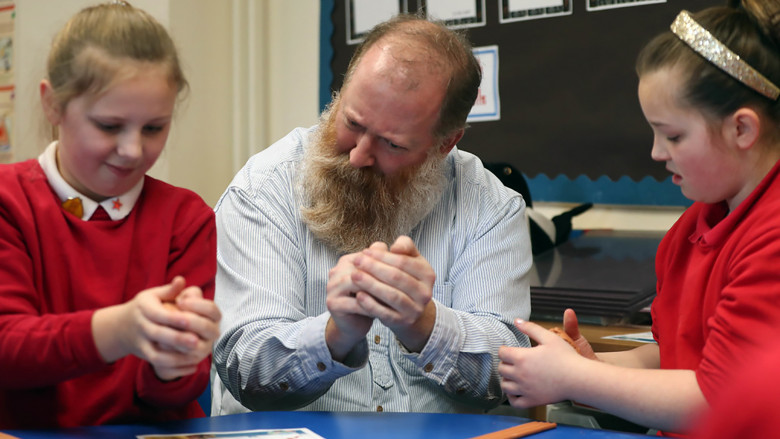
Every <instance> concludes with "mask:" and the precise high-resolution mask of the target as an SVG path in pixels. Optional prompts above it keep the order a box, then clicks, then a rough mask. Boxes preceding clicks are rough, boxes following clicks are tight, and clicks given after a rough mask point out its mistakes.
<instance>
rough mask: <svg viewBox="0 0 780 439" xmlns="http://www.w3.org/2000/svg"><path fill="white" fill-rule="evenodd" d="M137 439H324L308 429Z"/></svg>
mask: <svg viewBox="0 0 780 439" xmlns="http://www.w3.org/2000/svg"><path fill="white" fill-rule="evenodd" d="M136 437H137V438H138V439H173V438H175V439H207V438H209V439H211V438H214V439H223V438H224V439H325V438H323V437H322V436H320V435H318V434H316V433H314V432H312V431H311V430H309V429H308V428H282V429H275V430H241V431H209V432H203V433H178V434H144V435H139V436H136Z"/></svg>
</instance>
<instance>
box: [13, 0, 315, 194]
mask: <svg viewBox="0 0 780 439" xmlns="http://www.w3.org/2000/svg"><path fill="white" fill-rule="evenodd" d="M95 3H96V1H94V0H56V1H53V0H17V1H16V21H15V31H14V39H15V41H14V49H15V57H16V58H15V62H16V66H15V67H16V68H15V81H16V100H15V103H14V105H15V109H14V113H15V118H14V127H13V130H14V131H13V132H14V133H15V135H14V142H15V144H14V145H13V152H14V160H17V161H18V160H24V159H27V158H32V157H36V156H37V155H38V154H39V153H40V151H42V149H43V148H44V147H45V139H46V137H47V127H46V125H45V124H44V123H43V118H42V116H41V112H40V103H39V97H38V84H39V82H40V80H41V78H43V75H44V69H45V58H46V55H47V53H48V49H49V44H50V42H51V39H52V37H53V36H54V34H55V33H56V32H57V31H58V30H59V29H60V28H61V27H62V25H63V24H64V23H65V21H67V19H68V18H69V17H70V16H71V15H72V14H74V13H75V12H77V11H78V10H79V9H81V8H83V7H85V6H88V5H91V4H95ZM132 4H133V5H134V6H136V7H140V8H143V9H145V10H147V11H148V12H150V13H151V14H152V15H154V16H155V17H157V19H158V20H160V22H161V23H163V24H164V25H166V26H168V27H169V29H170V31H171V35H172V36H173V39H174V40H175V41H176V43H177V45H178V47H179V50H180V54H181V57H182V62H183V64H184V69H185V74H186V75H187V77H188V79H189V82H190V85H191V91H190V95H189V98H188V100H187V101H185V103H184V105H183V106H182V107H181V108H180V109H179V112H178V114H177V117H176V120H175V122H174V126H173V130H172V132H171V137H170V139H169V142H168V146H167V147H166V151H165V153H164V154H163V156H162V157H161V158H160V160H159V161H158V164H157V165H155V167H154V168H153V170H152V174H153V175H154V176H156V177H159V178H163V179H165V180H167V181H169V182H171V183H173V184H176V185H179V186H183V187H187V188H189V189H192V190H194V191H195V192H197V193H199V194H200V195H201V196H202V197H203V198H204V199H205V200H206V201H207V202H208V203H209V204H212V205H213V204H214V203H215V202H216V200H217V199H218V197H219V195H221V194H222V192H223V191H224V189H225V187H226V186H227V184H228V183H229V181H230V179H231V178H232V177H233V175H234V174H235V173H236V171H238V168H240V166H241V165H243V163H244V162H245V161H246V159H247V158H248V157H249V156H250V155H251V154H253V153H255V152H257V151H260V150H261V149H263V148H265V147H266V146H268V145H269V144H270V143H271V142H273V141H274V140H276V139H277V138H279V137H281V136H282V135H284V134H286V133H287V132H288V131H290V130H291V129H292V128H294V127H296V126H309V125H312V124H314V123H316V122H317V116H318V109H319V101H318V99H319V94H318V87H319V43H318V42H319V13H320V11H319V1H318V0H295V1H289V0H218V1H217V0H133V1H132Z"/></svg>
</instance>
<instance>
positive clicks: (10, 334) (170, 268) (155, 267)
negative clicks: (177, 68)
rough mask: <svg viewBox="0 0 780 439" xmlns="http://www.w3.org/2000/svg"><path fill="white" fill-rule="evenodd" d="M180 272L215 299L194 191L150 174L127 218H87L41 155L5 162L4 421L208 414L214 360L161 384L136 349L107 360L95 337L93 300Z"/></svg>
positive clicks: (54, 423) (1, 172)
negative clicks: (74, 208)
mask: <svg viewBox="0 0 780 439" xmlns="http://www.w3.org/2000/svg"><path fill="white" fill-rule="evenodd" d="M176 275H183V276H184V277H185V279H186V282H187V285H198V286H200V287H201V288H202V289H203V293H204V296H206V297H207V298H209V299H213V298H214V277H215V275H216V227H215V223H214V214H213V211H212V209H211V208H210V207H209V206H208V205H206V203H205V202H203V200H202V199H201V198H200V197H198V196H197V195H196V194H194V193H193V192H191V191H188V190H186V189H182V188H177V187H174V186H171V185H169V184H166V183H163V182H161V181H159V180H156V179H154V178H151V177H149V176H146V177H145V181H144V187H143V191H142V193H141V195H140V197H139V198H138V200H137V202H136V205H135V206H134V208H133V210H132V211H131V212H130V214H129V215H128V216H127V217H126V218H124V219H122V220H119V221H83V220H81V219H80V218H77V217H75V216H74V215H72V214H70V213H68V212H66V211H65V210H63V209H62V208H61V206H60V200H59V199H58V197H57V195H56V194H55V193H54V192H53V190H52V189H51V187H50V186H49V184H48V181H47V179H46V175H45V174H44V172H43V170H42V169H41V167H40V165H39V164H38V161H37V160H35V159H33V160H28V161H25V162H20V163H14V164H10V165H0V428H5V429H10V428H46V427H68V426H81V425H98V424H108V423H114V424H117V423H134V422H141V421H143V422H155V421H161V420H170V419H182V418H189V417H194V416H203V411H202V410H201V409H200V406H199V405H198V402H197V397H198V396H199V395H200V394H201V393H202V392H203V391H204V389H205V388H206V385H207V383H208V379H209V366H210V358H206V359H204V360H203V361H202V362H201V363H200V365H199V367H198V371H197V372H196V373H195V374H193V375H189V376H186V377H182V378H180V379H177V380H174V381H171V382H163V381H160V380H159V379H158V378H157V376H156V375H155V373H154V370H153V369H152V367H151V365H150V364H149V363H147V362H145V361H142V360H140V359H139V358H137V357H135V356H132V355H128V356H126V357H124V358H122V359H120V360H118V361H116V362H114V363H111V364H106V363H105V362H104V361H103V360H102V358H101V357H100V355H99V353H98V351H97V348H96V346H95V342H94V339H93V337H92V329H91V320H92V314H93V313H94V311H95V310H96V309H99V308H104V307H107V306H111V305H117V304H120V303H124V302H127V301H129V300H130V299H132V298H133V297H134V296H135V295H136V294H137V293H139V292H140V291H142V290H144V289H147V288H150V287H155V286H160V285H163V284H166V283H168V282H170V281H171V279H173V277H175V276H176Z"/></svg>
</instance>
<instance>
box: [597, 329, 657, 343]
mask: <svg viewBox="0 0 780 439" xmlns="http://www.w3.org/2000/svg"><path fill="white" fill-rule="evenodd" d="M601 338H605V339H609V340H626V341H635V342H637V343H655V339H654V338H653V333H652V332H651V331H647V332H637V333H634V334H617V335H608V336H606V337H601Z"/></svg>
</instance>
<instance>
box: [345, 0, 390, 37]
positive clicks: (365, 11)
mask: <svg viewBox="0 0 780 439" xmlns="http://www.w3.org/2000/svg"><path fill="white" fill-rule="evenodd" d="M399 12H401V10H400V9H399V8H398V0H354V10H353V11H352V14H353V16H354V18H355V20H354V22H355V29H354V33H355V34H364V33H366V32H368V31H370V30H371V28H373V27H374V26H376V25H377V24H379V23H381V22H383V21H385V20H387V19H389V18H390V17H392V16H393V15H396V14H398V13H399Z"/></svg>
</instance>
